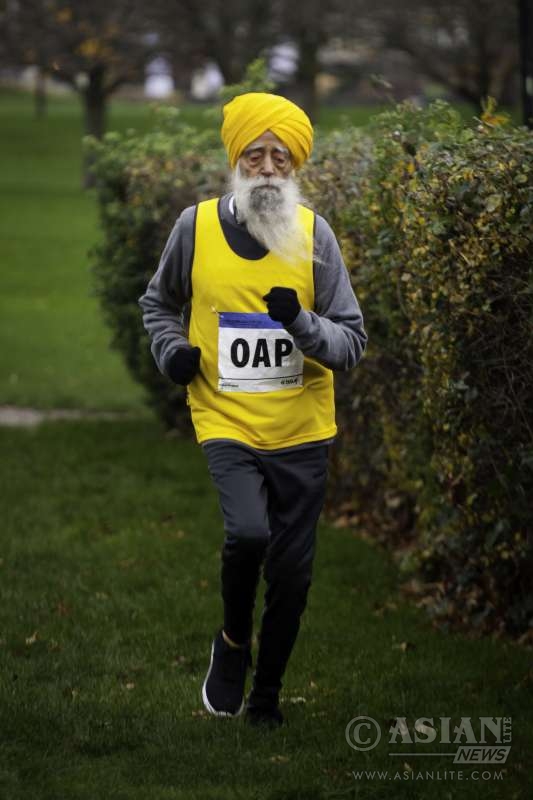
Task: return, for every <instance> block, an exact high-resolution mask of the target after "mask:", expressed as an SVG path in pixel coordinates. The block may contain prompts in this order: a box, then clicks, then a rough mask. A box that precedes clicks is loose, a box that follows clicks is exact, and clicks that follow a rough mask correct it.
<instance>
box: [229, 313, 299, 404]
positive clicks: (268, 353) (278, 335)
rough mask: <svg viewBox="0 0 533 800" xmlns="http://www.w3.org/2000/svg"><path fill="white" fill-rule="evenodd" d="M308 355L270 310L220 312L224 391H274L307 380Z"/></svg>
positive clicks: (288, 387) (291, 386) (293, 386)
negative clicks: (305, 364) (265, 311)
mask: <svg viewBox="0 0 533 800" xmlns="http://www.w3.org/2000/svg"><path fill="white" fill-rule="evenodd" d="M303 368H304V356H303V353H302V351H301V350H298V348H297V347H296V346H295V344H294V340H293V338H292V336H291V335H290V334H289V333H287V331H286V330H285V328H284V327H283V325H282V324H281V322H274V320H272V319H270V317H269V316H268V314H241V313H231V312H229V311H222V312H220V313H219V315H218V389H219V391H220V392H273V391H278V390H279V389H294V388H295V387H297V386H302V384H303Z"/></svg>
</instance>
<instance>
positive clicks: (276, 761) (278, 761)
mask: <svg viewBox="0 0 533 800" xmlns="http://www.w3.org/2000/svg"><path fill="white" fill-rule="evenodd" d="M268 760H269V761H272V762H273V763H274V764H286V763H287V761H289V760H290V759H289V756H270V758H269V759H268Z"/></svg>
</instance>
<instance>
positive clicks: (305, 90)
mask: <svg viewBox="0 0 533 800" xmlns="http://www.w3.org/2000/svg"><path fill="white" fill-rule="evenodd" d="M298 46H299V51H300V55H299V60H298V71H297V73H296V86H295V93H296V97H295V100H296V102H298V104H299V105H301V106H302V108H303V109H304V111H305V112H306V114H307V116H308V117H309V119H310V120H311V122H313V123H314V122H316V118H317V114H318V93H317V80H316V79H317V75H318V70H319V63H318V49H319V43H318V41H317V40H316V39H312V40H310V39H309V38H306V37H302V38H301V39H300V41H299V42H298Z"/></svg>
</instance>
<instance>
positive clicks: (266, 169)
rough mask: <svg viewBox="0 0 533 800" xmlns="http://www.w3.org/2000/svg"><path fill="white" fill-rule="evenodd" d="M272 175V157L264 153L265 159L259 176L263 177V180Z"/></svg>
mask: <svg viewBox="0 0 533 800" xmlns="http://www.w3.org/2000/svg"><path fill="white" fill-rule="evenodd" d="M273 174H274V162H273V161H272V156H271V155H270V153H265V157H264V159H263V163H262V165H261V175H264V176H265V178H267V177H270V176H272V175H273Z"/></svg>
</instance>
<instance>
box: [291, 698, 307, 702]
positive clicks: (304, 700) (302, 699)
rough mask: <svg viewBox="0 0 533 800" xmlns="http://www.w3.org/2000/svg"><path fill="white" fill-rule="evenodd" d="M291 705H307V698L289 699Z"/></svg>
mask: <svg viewBox="0 0 533 800" xmlns="http://www.w3.org/2000/svg"><path fill="white" fill-rule="evenodd" d="M289 703H307V700H306V699H305V697H289Z"/></svg>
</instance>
